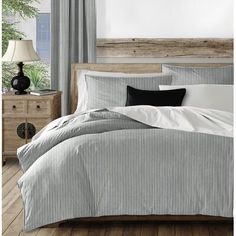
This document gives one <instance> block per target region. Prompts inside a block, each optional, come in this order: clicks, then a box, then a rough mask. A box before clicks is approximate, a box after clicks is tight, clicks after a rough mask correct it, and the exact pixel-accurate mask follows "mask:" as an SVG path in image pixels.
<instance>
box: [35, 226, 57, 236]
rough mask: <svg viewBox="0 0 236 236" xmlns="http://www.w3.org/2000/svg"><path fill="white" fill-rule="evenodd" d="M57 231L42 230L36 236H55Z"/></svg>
mask: <svg viewBox="0 0 236 236" xmlns="http://www.w3.org/2000/svg"><path fill="white" fill-rule="evenodd" d="M56 230H57V229H56V228H47V229H45V228H42V229H40V230H39V231H38V232H37V234H36V236H53V235H55V232H56Z"/></svg>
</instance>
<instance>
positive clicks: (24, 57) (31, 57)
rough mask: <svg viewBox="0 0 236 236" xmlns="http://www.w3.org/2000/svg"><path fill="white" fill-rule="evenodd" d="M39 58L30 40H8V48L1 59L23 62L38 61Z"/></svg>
mask: <svg viewBox="0 0 236 236" xmlns="http://www.w3.org/2000/svg"><path fill="white" fill-rule="evenodd" d="M39 60H40V58H39V56H38V54H37V53H36V52H35V50H34V48H33V43H32V40H9V44H8V48H7V51H6V53H5V55H4V56H3V58H2V61H9V62H10V61H12V62H24V61H39Z"/></svg>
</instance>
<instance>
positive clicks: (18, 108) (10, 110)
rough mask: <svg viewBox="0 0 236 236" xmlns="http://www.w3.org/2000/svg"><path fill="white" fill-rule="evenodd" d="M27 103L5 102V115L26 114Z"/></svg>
mask: <svg viewBox="0 0 236 236" xmlns="http://www.w3.org/2000/svg"><path fill="white" fill-rule="evenodd" d="M25 110H26V109H25V102H24V101H17V100H6V101H3V114H24V113H25V112H26V111H25Z"/></svg>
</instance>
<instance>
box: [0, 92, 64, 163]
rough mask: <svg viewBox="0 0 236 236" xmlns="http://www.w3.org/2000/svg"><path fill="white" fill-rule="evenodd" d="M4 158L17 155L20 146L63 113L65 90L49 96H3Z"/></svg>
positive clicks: (11, 94) (7, 94)
mask: <svg viewBox="0 0 236 236" xmlns="http://www.w3.org/2000/svg"><path fill="white" fill-rule="evenodd" d="M2 98H3V103H2V108H3V109H2V111H3V115H2V117H3V122H2V128H3V132H2V133H3V139H2V140H3V145H2V147H3V148H2V149H3V160H5V159H6V158H7V157H9V156H15V157H16V150H17V148H18V147H20V146H22V145H24V144H26V143H28V142H30V141H31V138H32V137H33V136H34V135H35V134H36V133H37V132H38V131H39V130H41V129H42V128H43V127H44V126H45V125H47V124H48V123H49V122H51V121H52V120H54V119H56V118H58V117H60V116H61V92H57V93H56V94H53V95H47V96H33V95H30V94H27V95H15V94H14V93H12V92H9V93H6V94H3V95H2Z"/></svg>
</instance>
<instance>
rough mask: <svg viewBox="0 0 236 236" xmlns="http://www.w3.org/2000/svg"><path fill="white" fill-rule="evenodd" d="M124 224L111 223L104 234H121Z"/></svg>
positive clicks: (111, 235)
mask: <svg viewBox="0 0 236 236" xmlns="http://www.w3.org/2000/svg"><path fill="white" fill-rule="evenodd" d="M123 231H124V224H122V223H111V224H110V225H109V227H107V230H106V236H123Z"/></svg>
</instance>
